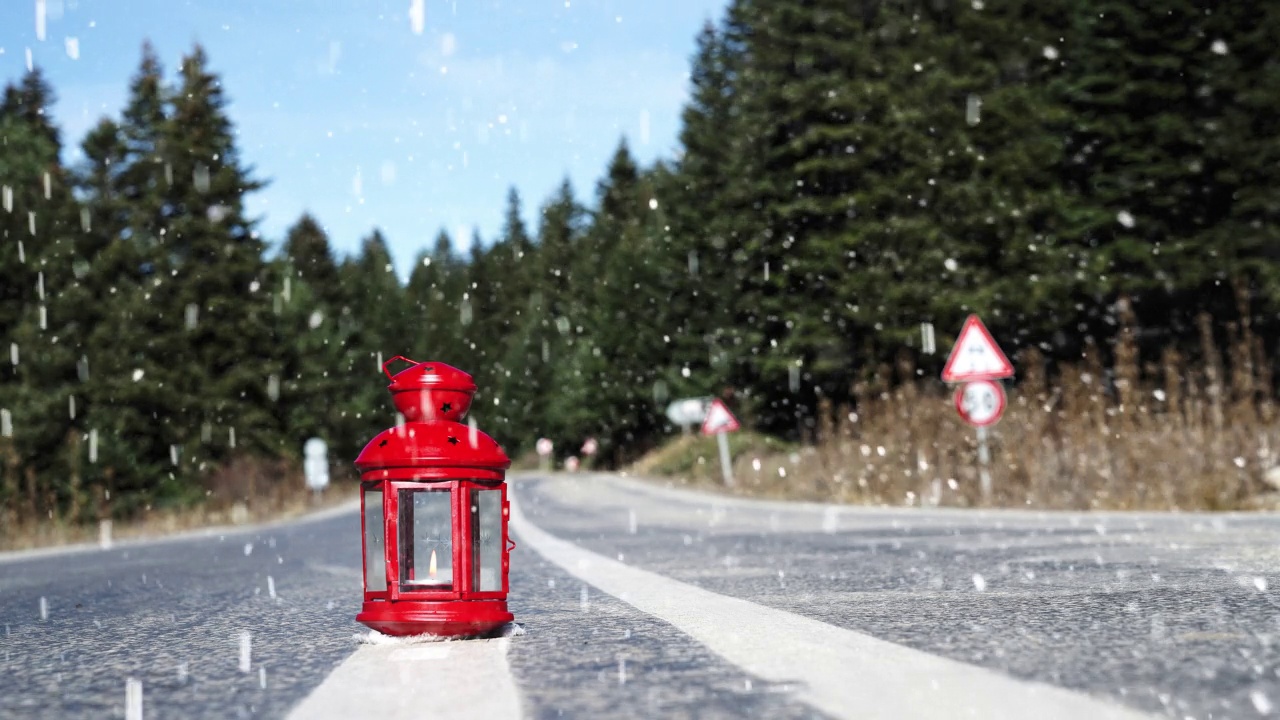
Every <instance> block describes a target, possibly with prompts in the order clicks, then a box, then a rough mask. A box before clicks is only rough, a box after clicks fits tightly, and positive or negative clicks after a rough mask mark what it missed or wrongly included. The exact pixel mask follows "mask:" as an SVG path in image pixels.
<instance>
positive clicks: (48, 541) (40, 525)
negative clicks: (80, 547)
mask: <svg viewBox="0 0 1280 720" xmlns="http://www.w3.org/2000/svg"><path fill="white" fill-rule="evenodd" d="M206 485H207V487H206V489H207V495H206V497H207V499H206V501H205V502H204V503H202V504H200V505H197V506H194V507H183V508H163V509H160V508H151V507H148V508H146V509H144V510H143V511H142V512H141V513H139V514H138V515H137V516H135V517H130V518H125V519H119V518H117V519H114V520H107V522H109V523H110V528H109V532H110V537H111V539H112V541H118V540H125V539H130V538H140V537H157V536H162V535H167V534H172V533H176V532H182V531H185V530H195V529H199V528H205V527H219V526H227V525H249V524H255V523H261V522H267V521H271V520H281V519H287V518H292V517H298V516H301V515H304V514H306V513H308V512H314V511H315V510H319V509H323V508H327V507H333V506H335V505H340V504H342V503H344V502H347V501H349V500H352V499H354V498H356V497H358V496H359V483H358V482H355V479H354V476H352V477H341V476H336V475H335V476H334V477H332V479H331V483H330V485H329V487H328V489H326V490H325V491H324V493H323V494H322V495H321V496H319V497H316V496H315V495H314V494H313V493H312V492H311V491H310V490H307V489H306V487H305V483H304V482H303V479H302V474H301V470H300V468H297V467H295V466H294V464H290V463H286V462H283V461H263V460H255V459H249V458H237V459H236V460H234V461H232V462H231V463H230V464H229V465H228V466H227V467H225V468H222V469H221V470H220V471H218V472H217V473H215V474H214V475H212V476H211V477H209V478H208V480H207V483H206ZM102 515H103V517H104V519H105V518H107V517H109V515H108V514H107V513H102ZM102 522H103V521H101V520H100V521H98V522H94V523H75V522H70V521H67V520H65V519H63V518H61V517H59V516H58V515H56V514H51V515H50V516H47V517H44V518H14V519H12V520H11V521H10V522H6V523H0V551H6V550H27V549H31V548H37V547H51V546H58V545H70V544H76V543H96V542H100V541H101V539H102V537H101V533H102V532H103V529H102Z"/></svg>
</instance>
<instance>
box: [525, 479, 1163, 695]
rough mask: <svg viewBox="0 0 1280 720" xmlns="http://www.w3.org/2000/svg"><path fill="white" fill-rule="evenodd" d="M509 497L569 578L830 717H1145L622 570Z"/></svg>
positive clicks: (528, 537)
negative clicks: (544, 525)
mask: <svg viewBox="0 0 1280 720" xmlns="http://www.w3.org/2000/svg"><path fill="white" fill-rule="evenodd" d="M517 494H518V493H512V494H511V526H512V527H513V528H514V529H515V531H516V532H517V533H518V534H519V536H520V539H521V540H523V541H524V543H526V544H527V546H532V547H533V549H534V550H536V551H537V552H538V553H539V554H541V555H542V556H543V557H545V558H547V559H548V560H550V561H551V562H553V563H555V564H557V565H559V566H560V567H562V568H564V569H565V570H566V571H568V572H569V573H570V574H571V575H574V576H575V577H577V578H579V579H581V580H583V581H585V582H587V583H589V584H591V585H594V586H595V587H597V588H599V589H600V590H602V591H604V592H606V593H609V594H610V595H613V596H615V597H617V598H619V599H620V600H623V601H625V602H628V603H630V604H631V605H633V606H635V607H636V608H637V609H639V610H641V611H643V612H646V613H649V614H650V615H653V616H655V617H657V618H659V619H661V620H663V621H665V622H667V623H670V624H671V625H673V626H674V627H676V628H678V629H679V630H681V631H682V632H684V633H686V634H687V635H689V636H690V637H692V638H693V639H695V640H697V641H698V642H700V643H702V644H703V645H705V646H706V647H707V648H708V649H710V650H711V651H712V652H714V653H716V654H718V655H720V656H721V657H723V658H725V659H726V660H728V661H729V662H731V663H733V664H734V665H737V666H738V667H740V668H742V669H743V670H744V671H745V672H747V673H750V674H751V675H754V676H756V677H759V678H762V679H765V680H768V681H772V682H776V683H785V684H790V685H793V686H795V687H796V688H797V695H798V697H799V698H800V699H801V700H803V701H805V702H807V703H809V704H810V705H812V706H813V707H815V708H818V709H819V710H821V711H823V712H825V713H828V714H830V715H832V716H834V717H841V718H859V719H862V718H924V719H927V718H939V719H943V720H951V719H953V718H983V719H984V720H996V719H999V718H1010V719H1021V718H1028V717H1034V718H1040V719H1041V720H1057V719H1059V718H1061V719H1062V720H1067V719H1069V718H1070V719H1074V718H1096V719H1100V720H1101V719H1106V720H1129V719H1131V718H1132V719H1135V720H1136V719H1137V718H1150V717H1152V716H1149V715H1145V714H1142V713H1139V712H1137V711H1135V710H1131V709H1129V708H1126V707H1123V706H1120V705H1115V704H1112V703H1110V702H1106V701H1104V700H1100V699H1095V698H1093V697H1090V696H1088V695H1084V694H1081V693H1076V692H1072V691H1069V690H1065V689H1063V688H1059V687H1055V686H1052V685H1046V684H1044V683H1038V682H1030V681H1024V680H1017V679H1015V678H1012V677H1009V676H1007V675H1003V674H1001V673H998V672H995V671H993V670H987V669H985V668H980V667H977V666H974V665H968V664H965V663H961V662H957V661H954V660H949V659H946V658H943V657H938V656H936V655H930V654H929V653H924V652H920V651H918V650H912V649H910V648H907V647H903V646H901V645H896V644H894V643H890V642H886V641H884V640H878V639H876V638H873V637H871V636H869V635H864V634H862V633H857V632H854V631H852V630H846V629H844V628H840V627H836V626H834V625H829V624H827V623H824V622H819V621H817V620H812V619H810V618H806V617H802V616H800V615H796V614H794V613H789V612H785V611H782V610H776V609H773V608H768V607H764V606H762V605H757V604H755V603H752V602H749V601H746V600H742V599H740V598H734V597H729V596H726V595H720V594H718V593H713V592H710V591H707V590H703V589H702V588H699V587H696V586H693V585H689V584H687V583H682V582H679V581H676V580H672V579H670V578H667V577H665V576H662V575H658V574H657V573H652V572H648V571H646V570H641V569H639V568H634V567H631V566H628V565H625V564H623V563H621V562H618V561H616V560H612V559H610V558H607V557H604V556H602V555H598V554H596V553H593V552H590V551H588V550H584V549H582V548H580V547H578V546H577V545H575V544H573V543H571V542H567V541H565V540H561V539H560V538H557V537H555V536H553V535H551V534H549V533H547V532H545V531H543V530H541V529H539V528H538V527H537V526H535V525H533V524H532V523H530V522H529V521H528V520H527V519H526V518H525V517H524V514H523V513H522V512H521V510H520V505H519V503H518V502H517V498H516V495H517ZM513 562H518V561H517V560H515V559H513Z"/></svg>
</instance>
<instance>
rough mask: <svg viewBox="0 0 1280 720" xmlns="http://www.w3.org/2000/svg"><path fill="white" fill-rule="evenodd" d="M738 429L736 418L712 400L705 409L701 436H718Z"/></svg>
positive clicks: (716, 401) (727, 409)
mask: <svg viewBox="0 0 1280 720" xmlns="http://www.w3.org/2000/svg"><path fill="white" fill-rule="evenodd" d="M737 429H738V418H736V417H734V416H733V413H731V412H729V408H727V407H725V406H724V403H722V402H720V401H719V400H712V401H711V407H710V408H708V409H707V419H706V420H703V421H702V434H703V435H719V434H720V433H727V432H733V431H735V430H737Z"/></svg>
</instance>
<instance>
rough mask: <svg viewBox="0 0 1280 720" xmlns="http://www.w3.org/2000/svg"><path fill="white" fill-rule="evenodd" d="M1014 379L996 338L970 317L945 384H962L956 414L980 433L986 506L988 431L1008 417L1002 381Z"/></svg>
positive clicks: (988, 491)
mask: <svg viewBox="0 0 1280 720" xmlns="http://www.w3.org/2000/svg"><path fill="white" fill-rule="evenodd" d="M1008 377H1013V364H1012V363H1010V362H1009V358H1008V357H1006V356H1005V354H1004V351H1002V350H1001V349H1000V346H999V345H997V344H996V341H995V338H993V337H991V333H990V332H989V331H988V330H987V326H986V325H983V324H982V320H981V319H979V318H978V316H977V315H970V316H969V318H968V319H967V320H965V322H964V327H963V328H961V329H960V336H959V337H958V338H956V344H955V347H953V348H951V355H950V357H948V358H947V365H946V367H944V368H943V369H942V380H943V382H948V383H962V384H961V385H960V387H959V389H957V390H956V396H955V403H956V412H957V413H959V414H960V418H961V419H962V420H964V421H965V422H967V423H969V424H970V425H972V426H974V428H976V429H977V434H978V478H979V483H980V485H979V489H980V491H981V492H982V501H983V502H984V503H986V502H990V501H991V494H992V487H991V485H992V483H991V451H990V449H989V448H988V447H987V428H988V427H990V426H992V425H994V424H996V422H998V421H999V420H1000V416H1001V415H1003V414H1004V406H1005V395H1004V388H1002V387H1001V386H1000V383H998V382H994V381H996V380H1000V379H1002V378H1008Z"/></svg>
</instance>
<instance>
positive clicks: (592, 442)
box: [582, 438, 600, 456]
mask: <svg viewBox="0 0 1280 720" xmlns="http://www.w3.org/2000/svg"><path fill="white" fill-rule="evenodd" d="M599 449H600V443H598V442H596V439H595V438H587V441H586V442H584V443H582V454H583V455H587V456H591V455H595V454H596V451H597V450H599Z"/></svg>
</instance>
